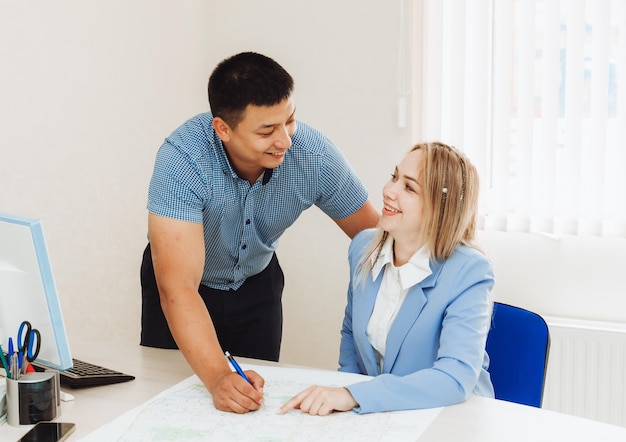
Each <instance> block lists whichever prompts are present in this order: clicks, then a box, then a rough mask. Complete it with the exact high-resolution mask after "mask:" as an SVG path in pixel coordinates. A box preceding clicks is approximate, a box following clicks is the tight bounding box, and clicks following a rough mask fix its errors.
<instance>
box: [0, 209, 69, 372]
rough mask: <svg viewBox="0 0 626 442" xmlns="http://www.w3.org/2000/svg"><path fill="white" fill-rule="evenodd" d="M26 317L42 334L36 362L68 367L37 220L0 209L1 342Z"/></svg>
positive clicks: (64, 336) (12, 334) (56, 300)
mask: <svg viewBox="0 0 626 442" xmlns="http://www.w3.org/2000/svg"><path fill="white" fill-rule="evenodd" d="M24 320H28V321H29V322H30V323H31V324H32V326H33V328H36V329H38V330H39V332H40V333H41V349H40V351H39V355H38V357H37V362H38V363H39V364H41V365H44V366H47V367H50V368H55V369H58V370H67V369H69V368H71V367H72V356H71V354H70V348H69V345H68V339H67V334H66V332H65V325H64V322H63V314H62V312H61V305H60V303H59V297H58V294H57V290H56V286H55V283H54V278H53V276H52V268H51V267H50V259H49V257H48V249H47V248H46V242H45V238H44V233H43V228H42V226H41V221H40V220H38V219H32V218H26V217H22V216H15V215H8V214H4V213H0V343H1V344H2V347H3V350H4V351H5V352H6V351H7V347H6V346H7V343H8V339H9V337H12V338H13V341H14V342H15V343H16V342H17V330H18V328H19V326H20V324H21V322H22V321H24Z"/></svg>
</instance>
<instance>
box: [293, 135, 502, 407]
mask: <svg viewBox="0 0 626 442" xmlns="http://www.w3.org/2000/svg"><path fill="white" fill-rule="evenodd" d="M478 184H479V183H478V174H477V173H476V169H475V167H474V166H473V165H472V164H471V163H470V161H469V160H468V158H467V157H466V156H465V155H464V154H463V153H462V152H461V151H459V150H458V149H455V148H454V147H451V146H448V145H445V144H442V143H424V144H418V145H416V146H414V147H413V149H412V150H411V151H410V152H409V153H408V154H407V155H406V156H405V157H404V158H403V159H402V161H401V162H400V163H399V164H398V165H397V166H396V168H395V172H394V173H393V174H392V177H391V180H390V181H389V182H388V183H387V184H386V185H385V187H384V188H383V201H384V208H383V212H382V219H381V221H380V224H379V227H378V228H377V229H370V230H366V231H364V232H361V233H360V234H358V235H357V236H356V237H355V238H354V239H353V240H352V243H351V244H350V249H349V261H350V285H349V287H348V305H347V307H346V309H345V317H344V321H343V327H342V330H341V335H342V337H341V345H340V356H339V364H340V371H345V372H351V373H360V374H367V375H370V376H375V378H374V379H372V380H368V381H364V382H360V383H357V384H353V385H348V386H346V387H344V388H335V387H319V386H313V387H310V388H308V389H307V390H304V391H303V392H301V393H299V394H298V395H296V396H294V397H293V398H292V399H290V400H289V401H288V402H287V403H286V404H285V405H284V406H283V407H282V408H281V412H282V413H286V412H287V411H288V410H289V409H292V408H300V409H301V410H302V411H304V412H307V413H310V414H320V415H325V414H329V413H331V412H332V411H334V410H337V411H347V410H350V409H354V410H355V411H357V412H359V413H371V412H380V411H391V410H406V409H418V408H431V407H441V406H444V405H450V404H454V403H458V402H462V401H464V400H466V399H467V398H468V397H469V395H471V394H477V395H482V396H488V397H493V395H494V392H493V387H492V385H491V380H490V377H489V373H488V372H487V368H488V365H489V357H488V356H487V354H486V353H485V342H486V339H487V333H488V330H489V325H490V317H491V306H490V299H489V298H490V293H491V289H492V287H493V284H494V276H493V270H492V265H491V262H490V261H489V260H488V259H487V258H486V257H485V256H484V255H483V254H482V253H481V252H480V251H478V250H477V249H476V248H475V247H474V246H473V243H472V241H473V239H474V233H475V225H476V223H475V219H476V211H477V203H478ZM416 348H419V349H420V351H419V352H416V351H415V349H416Z"/></svg>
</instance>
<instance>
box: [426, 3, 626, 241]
mask: <svg viewBox="0 0 626 442" xmlns="http://www.w3.org/2000/svg"><path fill="white" fill-rule="evenodd" d="M416 1H418V3H419V7H417V8H414V11H416V13H417V15H416V16H415V26H414V29H416V30H417V31H418V32H421V33H422V35H421V38H420V39H419V40H418V41H420V42H421V44H422V47H421V48H418V51H416V53H417V54H418V55H419V57H420V59H419V62H418V66H420V67H421V71H420V73H419V75H418V77H419V78H420V79H421V84H419V85H418V87H419V93H420V96H421V97H422V100H421V102H420V108H419V109H418V110H417V112H416V114H415V115H416V118H418V119H419V121H418V122H416V125H415V127H417V128H419V132H418V133H416V134H415V135H416V138H417V139H420V140H433V139H438V140H441V141H443V142H447V143H450V144H453V145H456V146H457V147H459V148H462V149H464V150H465V151H466V152H467V153H468V155H469V156H470V158H471V159H472V160H473V162H474V163H475V164H476V165H477V167H478V168H479V171H480V175H481V182H482V192H481V201H480V214H481V220H480V223H479V224H480V225H481V226H482V227H483V228H486V229H500V230H515V231H530V232H542V233H548V234H562V233H565V234H593V235H618V236H623V237H624V236H626V198H624V196H623V194H624V191H626V73H625V71H626V2H625V1H623V0H567V1H564V0H561V1H559V0H416ZM620 85H622V88H621V89H620V87H619V86H620Z"/></svg>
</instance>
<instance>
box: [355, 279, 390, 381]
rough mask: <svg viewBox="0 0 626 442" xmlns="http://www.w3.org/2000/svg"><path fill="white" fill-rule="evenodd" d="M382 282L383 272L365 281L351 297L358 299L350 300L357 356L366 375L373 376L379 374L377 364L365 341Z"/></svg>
mask: <svg viewBox="0 0 626 442" xmlns="http://www.w3.org/2000/svg"><path fill="white" fill-rule="evenodd" d="M382 280H383V272H380V274H379V275H378V278H376V280H375V281H373V282H372V280H371V278H369V279H368V280H367V281H366V284H365V287H364V289H363V290H355V291H354V294H353V296H358V297H359V299H358V300H355V299H354V298H353V300H352V336H353V339H354V340H355V341H356V345H357V348H358V350H359V354H360V356H361V358H362V360H363V365H364V366H365V368H366V374H368V375H370V376H375V375H377V374H379V370H378V364H377V363H376V356H375V355H374V349H373V347H372V345H371V344H370V342H369V340H368V339H367V323H368V321H369V319H370V316H372V311H373V310H374V304H375V303H376V295H377V294H378V289H379V288H380V284H381V282H382Z"/></svg>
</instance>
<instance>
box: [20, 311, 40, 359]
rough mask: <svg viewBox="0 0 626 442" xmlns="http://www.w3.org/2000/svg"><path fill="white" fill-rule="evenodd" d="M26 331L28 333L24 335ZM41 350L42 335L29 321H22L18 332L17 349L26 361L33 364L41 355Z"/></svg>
mask: <svg viewBox="0 0 626 442" xmlns="http://www.w3.org/2000/svg"><path fill="white" fill-rule="evenodd" d="M24 330H26V333H24ZM40 348H41V334H40V333H39V330H37V329H36V328H33V327H32V326H31V325H30V322H28V321H22V323H21V324H20V328H19V329H18V331H17V349H18V351H19V352H20V353H22V355H24V360H25V361H28V362H33V361H34V360H35V359H37V356H38V355H39V349H40ZM25 361H24V362H25Z"/></svg>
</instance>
